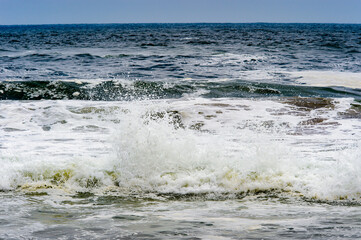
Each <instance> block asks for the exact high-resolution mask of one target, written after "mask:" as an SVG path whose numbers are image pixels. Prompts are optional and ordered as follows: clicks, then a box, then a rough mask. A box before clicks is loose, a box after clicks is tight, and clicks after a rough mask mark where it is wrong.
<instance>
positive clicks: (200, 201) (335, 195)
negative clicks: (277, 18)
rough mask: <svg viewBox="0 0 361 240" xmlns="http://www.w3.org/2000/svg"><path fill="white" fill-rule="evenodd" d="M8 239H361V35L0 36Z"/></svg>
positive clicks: (203, 31) (114, 29)
mask: <svg viewBox="0 0 361 240" xmlns="http://www.w3.org/2000/svg"><path fill="white" fill-rule="evenodd" d="M0 239H217V240H219V239H361V25H347V24H342V25H340V24H265V23H257V24H105V25H98V24H94V25H39V26H30V25H29V26H0Z"/></svg>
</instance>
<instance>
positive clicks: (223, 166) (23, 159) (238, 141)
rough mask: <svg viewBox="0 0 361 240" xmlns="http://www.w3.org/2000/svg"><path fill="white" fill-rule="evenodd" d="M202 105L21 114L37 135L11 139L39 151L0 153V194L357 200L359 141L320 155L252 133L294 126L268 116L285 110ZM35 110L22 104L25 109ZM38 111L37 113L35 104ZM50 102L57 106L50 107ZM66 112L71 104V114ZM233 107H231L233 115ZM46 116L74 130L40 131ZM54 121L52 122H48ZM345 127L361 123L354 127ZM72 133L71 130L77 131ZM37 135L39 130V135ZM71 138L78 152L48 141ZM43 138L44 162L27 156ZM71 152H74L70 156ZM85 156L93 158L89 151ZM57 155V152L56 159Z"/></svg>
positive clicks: (272, 134)
mask: <svg viewBox="0 0 361 240" xmlns="http://www.w3.org/2000/svg"><path fill="white" fill-rule="evenodd" d="M203 101H204V102H200V101H199V99H198V100H184V101H183V102H182V100H180V101H179V102H178V103H174V102H172V103H168V102H167V101H161V102H160V101H155V102H151V101H148V102H140V103H135V102H133V103H98V105H99V106H97V107H94V106H93V105H94V104H95V103H86V104H85V103H82V102H61V101H58V102H51V103H47V102H41V103H38V104H39V107H38V109H37V110H34V111H28V112H24V113H23V114H22V116H21V117H22V119H23V120H22V121H23V122H26V121H27V118H28V119H33V120H31V121H30V120H29V124H30V125H28V126H27V127H29V128H30V127H32V128H33V132H32V133H31V134H28V135H21V134H25V133H26V132H25V131H19V132H15V133H13V138H14V139H15V137H14V136H15V135H16V134H19V136H20V137H21V138H22V139H24V140H26V141H28V143H29V144H34V146H33V147H32V148H30V147H28V148H27V149H29V151H27V152H24V153H23V154H21V153H16V152H13V154H12V155H14V157H9V156H11V154H10V153H6V150H4V149H2V150H1V154H2V155H1V156H0V157H1V163H2V166H3V167H2V168H1V169H0V188H1V189H14V188H15V189H16V188H19V186H20V187H21V188H22V189H27V190H37V189H44V188H45V189H47V187H49V186H54V185H55V186H57V187H59V188H62V189H65V190H66V191H100V192H103V191H108V190H111V191H120V192H124V193H127V192H133V193H136V194H137V193H138V194H142V193H145V192H155V193H177V194H187V193H194V194H203V193H206V194H224V193H227V194H237V193H245V192H252V191H254V192H259V191H271V192H272V191H278V192H289V193H290V194H296V195H298V196H300V195H301V196H305V197H307V198H313V197H314V198H319V199H326V200H334V199H340V198H341V199H343V198H348V199H356V200H358V201H359V199H360V193H361V177H360V176H359V173H360V171H361V150H360V149H361V147H360V142H359V141H356V142H354V144H353V145H352V146H348V147H343V148H337V147H336V148H334V149H326V148H325V151H322V142H321V143H317V141H316V142H315V144H316V145H317V144H321V145H319V146H318V145H317V147H316V148H315V149H321V150H313V149H309V147H308V146H310V145H302V144H297V141H298V140H297V139H298V138H300V139H301V138H302V137H304V138H306V139H307V136H300V137H297V136H295V135H287V134H284V133H283V132H282V131H276V130H275V131H270V130H269V129H268V130H267V131H262V130H264V129H263V128H262V127H260V126H259V128H258V129H255V128H254V126H253V125H254V124H258V122H257V121H258V119H259V118H260V117H261V116H262V117H263V118H264V120H269V118H271V117H273V118H274V119H273V121H279V122H280V123H282V122H284V121H285V120H286V119H288V120H292V119H293V120H294V119H295V118H296V117H294V118H289V116H287V115H285V116H283V115H271V114H270V113H272V111H269V109H270V108H276V109H277V108H280V107H286V106H285V105H283V104H280V103H277V102H274V103H272V101H252V100H227V102H224V101H223V102H222V101H220V100H217V101H215V102H214V101H213V100H203ZM28 104H29V103H22V104H20V105H24V109H27V108H28V107H29V106H28ZM31 104H33V105H32V107H33V108H36V106H35V107H34V104H35V103H31ZM47 104H50V105H51V106H52V107H51V108H47ZM63 104H72V106H71V107H64V106H63ZM272 104H273V105H272ZM78 105H79V106H78ZM83 105H84V106H83ZM88 105H89V106H88ZM114 105H117V106H116V107H115V106H114ZM236 105H239V106H240V107H239V109H238V110H237V111H235V110H234V109H233V108H234V106H236ZM245 105H248V107H245ZM11 106H12V105H11ZM90 106H91V107H90ZM225 106H229V107H225ZM232 106H233V107H232ZM14 107H15V106H14ZM16 107H17V108H19V107H21V106H19V105H16ZM197 108H202V109H201V110H202V111H204V110H206V111H209V112H212V111H213V112H221V111H220V110H222V111H223V113H219V115H218V116H217V117H214V118H213V117H212V115H209V116H208V118H209V119H208V120H207V121H205V119H204V116H205V114H203V115H200V114H199V109H197ZM226 108H229V109H230V110H229V112H228V113H227V111H228V110H227V109H226ZM107 109H113V110H111V111H110V110H109V111H108V110H107ZM174 109H176V110H177V111H174ZM44 111H46V112H47V113H49V114H50V115H51V114H52V113H54V114H55V115H54V116H57V118H58V117H59V116H60V115H66V116H67V123H56V124H54V125H52V130H50V131H47V132H44V131H43V130H42V129H41V128H39V127H38V126H37V125H36V124H35V125H34V119H36V117H39V118H40V117H41V116H43V112H44ZM255 111H256V112H255ZM34 114H35V115H34ZM227 114H228V115H227ZM266 114H270V115H266ZM28 115H29V116H28ZM50 115H47V118H49V117H50V118H51V116H50ZM206 117H207V116H206ZM283 117H284V119H283ZM7 118H8V117H5V118H4V119H3V120H4V121H5V120H6V119H7ZM197 118H199V119H197ZM242 118H243V120H244V119H246V120H247V118H250V119H249V120H251V121H252V124H253V125H252V127H250V128H247V127H244V126H243V127H240V125H239V124H237V123H240V122H242V121H241V119H242ZM200 120H203V121H204V122H203V123H204V124H205V125H204V127H201V128H198V129H197V128H196V127H194V126H195V124H194V123H197V122H198V123H201V121H200ZM293 120H292V121H293ZM302 120H303V119H302V118H300V119H299V121H302ZM238 121H239V122H238ZM345 121H348V122H347V123H351V124H356V125H357V124H358V122H356V121H354V120H352V119H351V120H345ZM261 122H262V121H260V122H259V123H261ZM245 123H247V124H249V123H250V122H249V121H245ZM89 124H92V125H89ZM212 124H213V126H212ZM345 124H346V122H345ZM79 125H82V126H98V127H100V126H101V127H102V128H95V129H98V130H97V131H99V132H96V131H95V130H93V129H94V128H90V130H91V131H90V130H87V128H85V130H84V131H85V132H79V129H80V128H79V127H77V126H79ZM192 126H193V127H192ZM275 126H276V127H277V126H279V125H277V124H276V125H275ZM296 126H298V125H297V124H296ZM290 127H292V124H290ZM321 127H324V125H322V126H321ZM343 127H345V126H343ZM69 128H72V129H74V130H73V131H70V130H69ZM102 129H106V130H107V131H105V130H102ZM36 131H39V134H38V135H37V134H35V133H36ZM52 131H53V132H52ZM82 131H83V130H82ZM64 132H66V133H67V134H70V135H68V136H67V138H70V137H72V138H74V139H75V140H74V141H75V142H76V143H79V144H78V145H74V144H69V143H67V142H59V141H55V142H54V143H53V142H49V141H48V142H46V139H49V138H48V137H49V136H52V137H54V136H58V137H60V136H61V135H63V134H64ZM105 134H106V135H105ZM329 134H330V135H315V137H318V138H320V139H321V138H322V139H324V138H325V137H328V138H330V139H332V141H339V137H338V135H337V134H339V133H338V132H337V131H336V130H335V131H333V132H332V131H331V132H329ZM334 135H335V136H334ZM9 136H11V135H9ZM34 136H35V137H34ZM342 136H345V135H342ZM39 138H40V143H41V144H42V145H41V147H44V146H46V147H47V148H48V149H49V151H50V152H48V153H46V154H44V151H46V149H45V150H43V149H42V148H40V150H39V151H40V152H39V153H41V154H33V155H31V156H30V155H29V153H31V151H30V150H31V149H38V148H39V146H38V145H36V142H35V140H37V139H39ZM42 138H43V140H41V139H42ZM4 139H5V138H4ZM97 139H99V140H100V141H96V140H97ZM18 140H19V139H18ZM32 140H34V143H32V142H31V141H32ZM90 140H91V141H90ZM341 140H342V139H341ZM330 141H331V140H330ZM326 142H327V141H326ZM54 144H56V146H57V148H55V145H54ZM88 145H89V146H88ZM93 145H94V146H93ZM9 146H12V145H9ZM14 146H15V145H14ZM16 146H18V145H16ZM29 146H32V145H29ZM320 146H321V147H320ZM62 148H64V149H62ZM65 148H67V149H69V150H68V151H69V153H71V154H69V155H66V154H64V153H66V149H65ZM99 148H104V149H105V150H104V151H103V150H101V149H100V150H99ZM88 149H95V150H92V151H94V152H86V151H88ZM53 150H57V151H58V152H52V151H53ZM326 150H327V151H326ZM13 151H14V149H13ZM35 153H36V152H35ZM53 153H59V154H58V155H54V156H53V155H52V154H53ZM77 153H78V155H77ZM80 153H81V154H80Z"/></svg>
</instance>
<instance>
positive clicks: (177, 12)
mask: <svg viewBox="0 0 361 240" xmlns="http://www.w3.org/2000/svg"><path fill="white" fill-rule="evenodd" d="M164 22H171V23H174V22H186V23H187V22H236V23H237V22H306V23H309V22H312V23H361V0H0V24H1V25H10V24H57V23H164Z"/></svg>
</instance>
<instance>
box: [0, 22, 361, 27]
mask: <svg viewBox="0 0 361 240" xmlns="http://www.w3.org/2000/svg"><path fill="white" fill-rule="evenodd" d="M130 24H139V25H146V24H334V25H361V22H360V23H347V22H343V23H337V22H262V21H260V22H124V23H117V22H108V23H19V24H0V26H49V25H130Z"/></svg>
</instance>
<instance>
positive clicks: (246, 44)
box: [0, 23, 361, 100]
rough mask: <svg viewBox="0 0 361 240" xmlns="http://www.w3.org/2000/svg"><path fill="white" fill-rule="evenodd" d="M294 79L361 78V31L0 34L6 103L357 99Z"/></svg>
mask: <svg viewBox="0 0 361 240" xmlns="http://www.w3.org/2000/svg"><path fill="white" fill-rule="evenodd" d="M294 71H296V72H302V71H333V72H353V73H357V72H360V71H361V25H347V24H264V23H259V24H107V25H41V26H0V81H1V82H0V90H2V92H4V93H5V94H0V98H1V99H72V98H76V99H93V100H122V99H128V98H129V97H142V98H144V97H155V98H159V97H161V98H164V97H166V98H167V97H179V96H181V95H182V94H184V93H193V92H196V91H197V90H199V89H203V90H206V91H209V92H208V93H207V95H204V96H205V97H230V96H232V97H264V96H298V95H301V96H323V97H330V96H331V97H332V96H335V97H339V96H351V97H356V98H359V97H360V92H359V91H357V90H352V91H351V90H349V89H348V90H347V89H339V88H338V89H334V88H333V89H329V88H310V87H299V86H294V85H295V82H296V81H297V79H298V78H297V77H295V76H293V75H290V74H287V73H288V72H294ZM69 80H71V81H73V82H70V83H69ZM123 80H125V81H130V83H131V84H133V83H136V84H135V87H132V88H131V89H129V88H128V87H127V85H126V84H125V83H124V82H121V83H120V84H119V81H123ZM74 81H78V82H79V81H81V82H82V84H74ZM114 82H117V84H116V85H118V87H116V88H114ZM220 82H221V83H220ZM89 83H93V85H91V86H90V85H89ZM169 83H171V85H169ZM94 84H95V85H94ZM164 85H165V86H164ZM298 85H299V84H298ZM104 89H105V91H104ZM253 89H256V91H254V90H253ZM75 91H76V92H79V93H80V94H75V95H76V96H73V93H74V92H75Z"/></svg>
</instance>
